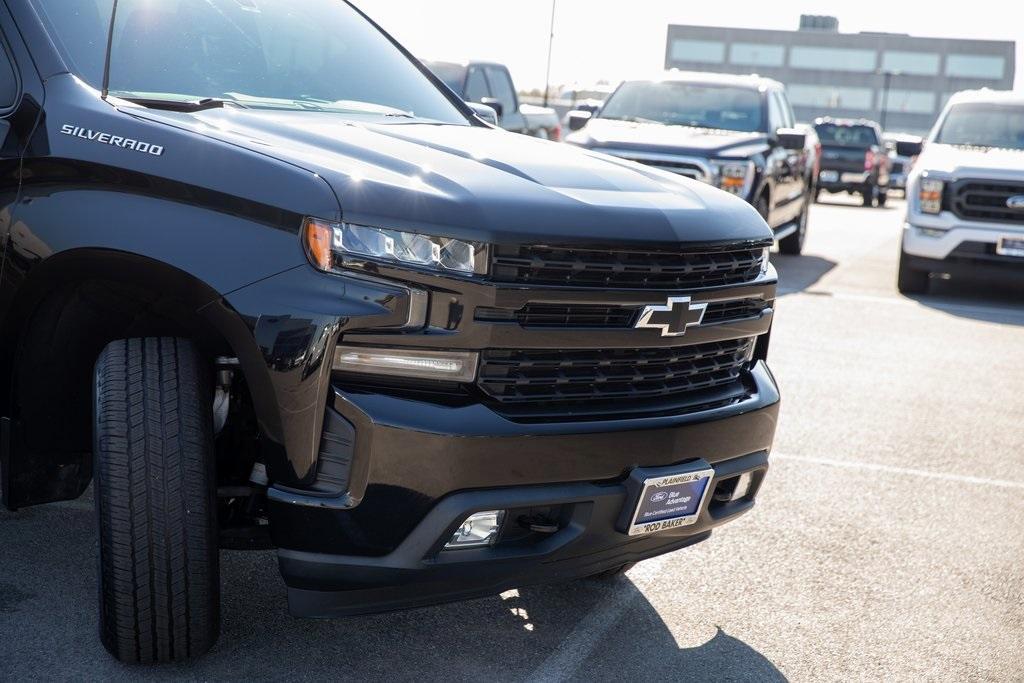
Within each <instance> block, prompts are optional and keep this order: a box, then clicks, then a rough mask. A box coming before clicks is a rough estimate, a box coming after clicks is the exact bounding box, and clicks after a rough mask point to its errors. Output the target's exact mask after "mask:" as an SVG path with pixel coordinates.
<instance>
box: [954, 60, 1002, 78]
mask: <svg viewBox="0 0 1024 683" xmlns="http://www.w3.org/2000/svg"><path fill="white" fill-rule="evenodd" d="M1005 69H1006V60H1005V59H1003V58H1002V57H989V56H985V55H949V56H948V57H946V75H947V76H958V77H960V78H1002V77H1003V74H1004V72H1005Z"/></svg>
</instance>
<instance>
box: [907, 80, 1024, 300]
mask: <svg viewBox="0 0 1024 683" xmlns="http://www.w3.org/2000/svg"><path fill="white" fill-rule="evenodd" d="M983 271H984V272H985V273H987V274H993V275H1003V276H1008V277H1010V278H1014V279H1017V280H1018V281H1021V282H1024V93H1020V92H996V91H993V90H976V91H967V92H961V93H957V94H956V95H954V96H953V97H952V98H951V99H950V101H949V103H948V104H947V105H946V108H945V109H944V110H943V112H942V114H941V115H940V116H939V119H938V122H937V123H936V124H935V128H934V129H932V132H931V134H930V135H929V136H928V140H927V142H926V143H925V147H924V151H923V152H922V154H921V157H920V158H919V159H918V161H917V163H916V164H915V166H914V170H913V172H912V173H911V175H910V178H909V179H908V181H907V219H906V222H905V224H904V226H903V249H902V253H901V255H900V266H899V277H898V279H897V286H898V287H899V290H900V291H901V292H903V293H906V294H914V293H924V292H926V291H927V289H928V283H929V279H930V276H931V274H932V273H949V274H951V275H953V276H954V277H957V276H972V275H977V274H980V273H982V272H983Z"/></svg>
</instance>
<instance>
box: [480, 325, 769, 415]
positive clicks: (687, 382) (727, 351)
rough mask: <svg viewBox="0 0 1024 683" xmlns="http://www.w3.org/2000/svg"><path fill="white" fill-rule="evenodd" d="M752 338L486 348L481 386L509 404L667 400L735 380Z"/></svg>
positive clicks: (745, 362)
mask: <svg viewBox="0 0 1024 683" xmlns="http://www.w3.org/2000/svg"><path fill="white" fill-rule="evenodd" d="M753 344H754V339H753V338H747V339H736V340H731V341H725V342H713V343H708V344H696V345H693V346H682V347H673V348H653V349H586V350H529V351H526V350H488V351H485V352H484V353H483V354H482V357H481V367H480V376H479V377H480V379H479V380H478V386H479V387H480V389H482V390H483V392H484V393H485V394H486V395H487V396H489V397H490V398H492V399H494V400H496V401H498V402H500V403H502V404H506V405H516V404H532V405H538V404H552V405H562V406H568V405H572V404H581V405H583V404H594V403H601V402H609V401H612V402H617V403H620V404H621V402H623V401H627V400H634V399H664V398H667V397H682V396H685V395H687V394H691V393H694V392H699V391H703V390H708V389H714V388H716V387H721V386H724V385H728V384H732V383H736V382H738V381H739V379H740V377H741V374H742V372H743V370H744V368H745V367H746V364H747V361H748V359H749V357H750V354H751V351H752V347H753Z"/></svg>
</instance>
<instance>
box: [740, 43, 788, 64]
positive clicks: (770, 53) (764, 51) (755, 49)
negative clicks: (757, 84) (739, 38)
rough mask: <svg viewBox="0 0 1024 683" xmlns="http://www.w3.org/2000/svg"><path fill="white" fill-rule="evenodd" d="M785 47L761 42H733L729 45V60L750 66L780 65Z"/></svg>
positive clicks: (782, 61)
mask: <svg viewBox="0 0 1024 683" xmlns="http://www.w3.org/2000/svg"><path fill="white" fill-rule="evenodd" d="M785 58H786V48H784V47H783V46H781V45H764V44H761V43H733V44H732V45H731V46H729V61H730V62H732V63H733V64H744V65H752V66H782V65H783V63H785Z"/></svg>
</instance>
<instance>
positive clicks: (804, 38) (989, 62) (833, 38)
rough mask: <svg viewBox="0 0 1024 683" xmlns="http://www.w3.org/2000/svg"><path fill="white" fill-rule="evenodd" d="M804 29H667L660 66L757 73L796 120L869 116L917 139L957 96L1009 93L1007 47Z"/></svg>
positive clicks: (827, 25) (808, 20) (811, 21)
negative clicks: (771, 83)
mask: <svg viewBox="0 0 1024 683" xmlns="http://www.w3.org/2000/svg"><path fill="white" fill-rule="evenodd" d="M829 20H830V21H829ZM801 27H802V28H801V30H799V31H769V30H762V29H738V28H718V27H712V26H669V28H668V46H667V49H666V53H665V67H666V68H667V69H673V68H676V69H684V70H688V71H715V72H722V73H734V74H744V73H757V74H760V75H762V76H768V77H770V78H774V79H776V80H778V81H781V82H782V83H784V84H785V85H786V88H787V90H788V91H789V98H790V100H791V101H792V103H793V109H794V110H795V112H796V115H797V118H798V119H799V120H800V121H807V122H810V121H813V120H814V119H815V118H816V117H818V116H837V117H853V118H867V119H873V120H876V121H879V122H881V123H883V125H884V128H885V129H886V130H890V131H903V132H909V133H917V134H924V133H925V132H927V131H928V129H929V128H931V126H932V124H933V123H934V121H935V118H936V116H937V115H938V114H939V112H940V111H942V107H943V106H944V105H945V103H946V100H948V99H949V96H950V95H952V94H953V93H955V92H958V91H960V90H969V89H975V88H985V87H987V88H993V89H1000V90H1008V89H1011V88H1012V87H1013V77H1014V59H1015V45H1014V43H1013V42H1008V41H994V40H960V39H953V38H917V37H913V36H910V35H903V34H893V33H839V32H838V30H837V28H838V25H837V23H836V22H835V20H834V19H833V18H831V17H802V18H801Z"/></svg>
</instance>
